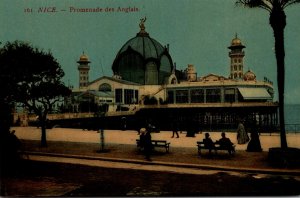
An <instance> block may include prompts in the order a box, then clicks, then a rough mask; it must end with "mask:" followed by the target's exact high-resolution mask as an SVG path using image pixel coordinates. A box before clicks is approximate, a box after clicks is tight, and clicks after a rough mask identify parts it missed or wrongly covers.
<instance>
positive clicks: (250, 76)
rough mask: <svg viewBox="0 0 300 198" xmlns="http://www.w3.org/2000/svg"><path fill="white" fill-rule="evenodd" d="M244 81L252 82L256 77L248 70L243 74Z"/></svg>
mask: <svg viewBox="0 0 300 198" xmlns="http://www.w3.org/2000/svg"><path fill="white" fill-rule="evenodd" d="M244 80H245V81H254V80H256V76H255V74H254V73H253V72H252V71H251V70H248V71H247V72H246V73H245V74H244Z"/></svg>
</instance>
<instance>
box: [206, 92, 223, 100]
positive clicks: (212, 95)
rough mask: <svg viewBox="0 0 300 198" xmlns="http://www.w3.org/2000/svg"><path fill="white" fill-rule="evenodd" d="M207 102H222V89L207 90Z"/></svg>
mask: <svg viewBox="0 0 300 198" xmlns="http://www.w3.org/2000/svg"><path fill="white" fill-rule="evenodd" d="M206 102H208V103H209V102H221V90H220V89H207V90H206Z"/></svg>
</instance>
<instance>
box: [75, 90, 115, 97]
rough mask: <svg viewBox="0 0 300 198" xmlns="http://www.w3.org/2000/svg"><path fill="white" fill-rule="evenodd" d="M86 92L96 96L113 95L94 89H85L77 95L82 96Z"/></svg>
mask: <svg viewBox="0 0 300 198" xmlns="http://www.w3.org/2000/svg"><path fill="white" fill-rule="evenodd" d="M86 94H89V95H93V96H97V97H113V93H112V92H104V91H95V90H87V91H85V92H83V93H81V94H79V95H78V97H81V96H84V95H86Z"/></svg>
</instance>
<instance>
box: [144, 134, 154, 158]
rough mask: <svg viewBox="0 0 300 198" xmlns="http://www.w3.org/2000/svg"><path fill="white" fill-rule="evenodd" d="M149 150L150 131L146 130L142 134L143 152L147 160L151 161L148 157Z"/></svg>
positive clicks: (150, 150)
mask: <svg viewBox="0 0 300 198" xmlns="http://www.w3.org/2000/svg"><path fill="white" fill-rule="evenodd" d="M151 152H152V142H151V132H150V131H146V134H145V135H144V153H145V158H146V160H148V161H151V158H150V155H151Z"/></svg>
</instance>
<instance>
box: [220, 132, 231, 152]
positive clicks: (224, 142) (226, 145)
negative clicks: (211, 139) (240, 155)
mask: <svg viewBox="0 0 300 198" xmlns="http://www.w3.org/2000/svg"><path fill="white" fill-rule="evenodd" d="M221 136H222V138H221V139H219V141H217V143H219V144H220V148H222V149H224V150H225V149H226V150H228V153H229V154H232V153H233V152H234V148H233V143H232V142H231V140H230V139H229V138H227V137H226V134H225V133H224V132H222V133H221Z"/></svg>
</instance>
